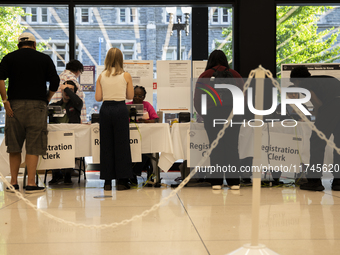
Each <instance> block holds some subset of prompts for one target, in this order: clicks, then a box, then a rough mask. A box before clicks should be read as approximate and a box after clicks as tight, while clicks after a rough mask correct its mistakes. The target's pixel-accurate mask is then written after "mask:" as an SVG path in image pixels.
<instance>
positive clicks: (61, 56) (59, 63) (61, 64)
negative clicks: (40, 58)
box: [57, 53, 66, 67]
mask: <svg viewBox="0 0 340 255" xmlns="http://www.w3.org/2000/svg"><path fill="white" fill-rule="evenodd" d="M65 66H66V62H65V53H61V54H58V58H57V67H65Z"/></svg>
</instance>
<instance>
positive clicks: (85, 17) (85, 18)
mask: <svg viewBox="0 0 340 255" xmlns="http://www.w3.org/2000/svg"><path fill="white" fill-rule="evenodd" d="M89 21H90V20H89V9H88V8H81V22H84V23H87V22H89Z"/></svg>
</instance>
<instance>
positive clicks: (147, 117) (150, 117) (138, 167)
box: [126, 86, 159, 185]
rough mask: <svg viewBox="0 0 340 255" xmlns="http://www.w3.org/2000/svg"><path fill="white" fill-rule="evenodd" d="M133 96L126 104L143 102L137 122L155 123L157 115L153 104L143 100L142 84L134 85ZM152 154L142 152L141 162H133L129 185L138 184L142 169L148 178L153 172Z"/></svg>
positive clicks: (144, 92)
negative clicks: (141, 113) (145, 171)
mask: <svg viewBox="0 0 340 255" xmlns="http://www.w3.org/2000/svg"><path fill="white" fill-rule="evenodd" d="M134 92H135V94H134V97H133V100H132V101H131V102H128V103H126V104H143V106H144V114H143V119H138V122H139V123H140V122H143V123H157V122H158V120H159V117H158V115H157V113H156V111H155V109H154V108H153V106H152V105H151V104H150V103H149V102H147V101H144V99H145V95H146V90H145V88H144V87H143V86H135V88H134ZM151 157H152V154H150V153H146V154H145V153H144V154H142V162H137V163H133V167H132V170H133V173H134V177H133V178H132V179H130V184H131V185H136V184H138V180H137V176H141V174H142V170H143V169H147V175H148V178H149V176H150V175H151V173H152V172H153V168H152V164H151V159H150V158H151Z"/></svg>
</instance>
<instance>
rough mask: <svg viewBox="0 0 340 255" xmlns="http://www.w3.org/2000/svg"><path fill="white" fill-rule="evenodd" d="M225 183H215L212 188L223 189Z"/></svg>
mask: <svg viewBox="0 0 340 255" xmlns="http://www.w3.org/2000/svg"><path fill="white" fill-rule="evenodd" d="M223 186H224V185H223V184H222V185H213V186H211V187H212V189H214V190H220V189H222V188H223Z"/></svg>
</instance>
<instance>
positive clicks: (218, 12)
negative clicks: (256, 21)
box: [208, 6, 233, 67]
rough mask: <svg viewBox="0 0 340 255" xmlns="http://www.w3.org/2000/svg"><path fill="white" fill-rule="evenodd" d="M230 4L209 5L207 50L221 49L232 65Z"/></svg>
mask: <svg viewBox="0 0 340 255" xmlns="http://www.w3.org/2000/svg"><path fill="white" fill-rule="evenodd" d="M232 12H233V9H232V7H231V6H221V7H209V21H208V22H209V24H208V26H209V31H208V33H209V37H208V38H209V52H212V51H213V50H215V49H220V50H222V51H223V52H224V53H225V54H226V56H227V59H228V63H229V65H230V66H231V67H233V29H232V20H231V16H232Z"/></svg>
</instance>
